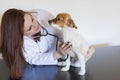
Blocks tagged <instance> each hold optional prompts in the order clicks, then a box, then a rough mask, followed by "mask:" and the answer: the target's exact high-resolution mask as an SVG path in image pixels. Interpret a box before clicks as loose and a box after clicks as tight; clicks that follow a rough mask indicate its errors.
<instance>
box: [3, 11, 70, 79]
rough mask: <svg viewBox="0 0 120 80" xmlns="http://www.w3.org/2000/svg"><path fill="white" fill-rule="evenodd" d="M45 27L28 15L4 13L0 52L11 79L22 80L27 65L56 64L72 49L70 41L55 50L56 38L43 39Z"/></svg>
mask: <svg viewBox="0 0 120 80" xmlns="http://www.w3.org/2000/svg"><path fill="white" fill-rule="evenodd" d="M45 28H46V26H42V25H40V23H39V22H38V21H37V19H36V18H35V17H33V16H32V15H31V14H30V13H28V12H25V11H22V10H18V9H8V10H7V11H6V12H5V13H4V14H3V17H2V21H1V39H2V40H1V43H2V44H1V52H2V55H3V59H4V60H5V62H6V64H7V66H8V67H9V69H10V75H11V77H12V78H15V79H19V78H20V77H21V76H22V69H23V68H24V67H25V66H27V64H34V65H55V64H57V59H59V58H61V57H62V56H64V55H66V54H67V53H68V52H69V51H70V50H71V45H70V44H69V43H68V42H62V43H60V44H59V45H58V46H59V47H58V49H57V51H56V43H55V41H56V37H54V36H53V35H52V36H51V35H47V36H44V33H46V32H45V31H46V29H45ZM42 34H43V36H42ZM40 35H41V36H40Z"/></svg>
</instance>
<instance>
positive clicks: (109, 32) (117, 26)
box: [0, 0, 120, 45]
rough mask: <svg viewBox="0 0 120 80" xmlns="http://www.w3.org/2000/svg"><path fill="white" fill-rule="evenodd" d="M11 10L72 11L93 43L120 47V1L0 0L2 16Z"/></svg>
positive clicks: (85, 35) (76, 21) (84, 34)
mask: <svg viewBox="0 0 120 80" xmlns="http://www.w3.org/2000/svg"><path fill="white" fill-rule="evenodd" d="M8 8H19V9H23V10H30V9H34V8H40V9H45V10H48V11H50V12H51V13H53V14H54V15H56V14H57V13H59V12H68V13H70V14H71V15H72V17H73V19H74V21H75V23H76V25H77V26H79V30H80V32H81V34H82V35H83V36H84V37H85V38H86V39H87V40H89V42H90V43H92V44H95V45H98V44H100V45H120V37H119V34H120V31H119V30H120V0H0V13H1V14H2V13H3V12H4V11H5V10H7V9H8Z"/></svg>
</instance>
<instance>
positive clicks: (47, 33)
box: [41, 26, 69, 61]
mask: <svg viewBox="0 0 120 80" xmlns="http://www.w3.org/2000/svg"><path fill="white" fill-rule="evenodd" d="M41 28H42V29H43V30H44V31H45V33H46V34H41V36H47V35H50V36H53V37H56V39H57V41H56V51H57V46H58V39H59V37H58V36H56V35H53V34H51V33H49V32H48V31H47V29H45V28H44V27H43V26H41ZM68 57H69V55H68V54H67V57H66V58H65V59H61V58H60V59H58V61H66V60H67V59H68Z"/></svg>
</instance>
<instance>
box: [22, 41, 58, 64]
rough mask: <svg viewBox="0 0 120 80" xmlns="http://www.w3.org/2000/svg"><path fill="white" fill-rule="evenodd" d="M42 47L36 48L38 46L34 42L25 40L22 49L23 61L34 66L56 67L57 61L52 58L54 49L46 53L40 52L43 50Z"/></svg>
mask: <svg viewBox="0 0 120 80" xmlns="http://www.w3.org/2000/svg"><path fill="white" fill-rule="evenodd" d="M42 47H43V46H42ZM42 47H41V48H40V47H38V44H37V43H36V42H34V41H30V40H29V41H28V40H27V41H26V40H25V43H24V49H23V54H24V57H25V60H26V61H27V62H28V63H29V64H34V65H56V64H57V60H54V58H53V53H54V52H55V51H54V49H51V50H48V51H46V50H42V49H44V47H43V48H42Z"/></svg>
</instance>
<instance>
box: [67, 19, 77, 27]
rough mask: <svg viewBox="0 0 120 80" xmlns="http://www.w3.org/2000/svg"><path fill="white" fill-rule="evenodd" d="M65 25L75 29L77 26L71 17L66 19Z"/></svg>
mask: <svg viewBox="0 0 120 80" xmlns="http://www.w3.org/2000/svg"><path fill="white" fill-rule="evenodd" d="M67 25H68V26H69V27H72V28H75V29H77V27H76V25H75V23H74V21H73V20H72V19H68V21H67Z"/></svg>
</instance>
